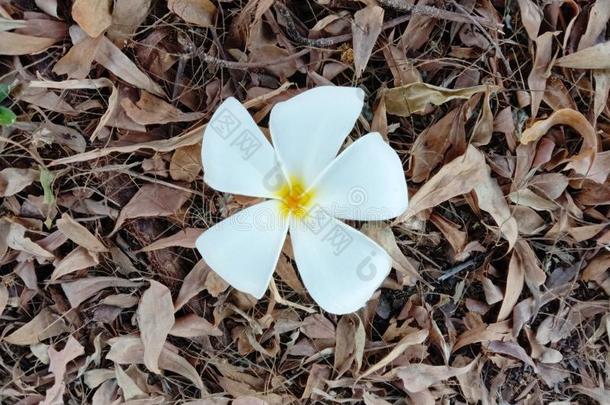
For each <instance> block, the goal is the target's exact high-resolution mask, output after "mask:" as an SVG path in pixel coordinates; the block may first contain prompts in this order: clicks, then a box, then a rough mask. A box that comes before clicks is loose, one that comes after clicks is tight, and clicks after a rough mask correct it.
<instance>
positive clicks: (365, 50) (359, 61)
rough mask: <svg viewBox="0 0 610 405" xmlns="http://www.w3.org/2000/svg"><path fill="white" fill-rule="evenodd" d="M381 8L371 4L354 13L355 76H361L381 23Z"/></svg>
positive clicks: (379, 31)
mask: <svg viewBox="0 0 610 405" xmlns="http://www.w3.org/2000/svg"><path fill="white" fill-rule="evenodd" d="M383 14H384V12H383V9H382V8H381V7H379V6H375V5H371V6H367V7H365V8H363V9H361V10H358V11H357V12H356V13H355V14H354V22H353V23H352V33H353V37H352V40H353V49H354V66H355V68H356V72H355V73H356V78H359V77H360V76H362V73H363V72H364V69H365V68H366V65H367V63H368V62H369V58H370V57H371V52H373V47H374V46H375V42H377V37H378V36H379V34H380V33H381V27H382V25H383Z"/></svg>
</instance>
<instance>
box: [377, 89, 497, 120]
mask: <svg viewBox="0 0 610 405" xmlns="http://www.w3.org/2000/svg"><path fill="white" fill-rule="evenodd" d="M498 89H499V88H498V87H496V86H488V85H480V86H473V87H466V88H462V89H446V88H444V87H438V86H433V85H431V84H426V83H411V84H407V85H406V86H400V87H394V88H392V89H388V90H386V91H385V92H384V97H385V105H386V110H387V112H388V114H394V115H398V116H401V117H408V116H410V115H411V114H418V113H422V112H424V111H425V110H426V106H427V105H428V104H429V103H431V104H434V105H441V104H444V103H446V102H448V101H451V100H455V99H469V98H470V97H472V96H473V95H474V94H477V93H482V92H484V91H497V90H498Z"/></svg>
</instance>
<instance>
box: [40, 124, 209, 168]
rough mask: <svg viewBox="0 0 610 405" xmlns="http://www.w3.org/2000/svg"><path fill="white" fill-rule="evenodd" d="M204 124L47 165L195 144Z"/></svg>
mask: <svg viewBox="0 0 610 405" xmlns="http://www.w3.org/2000/svg"><path fill="white" fill-rule="evenodd" d="M204 128H205V125H201V126H197V127H195V128H193V129H191V130H189V131H188V132H186V133H184V134H182V135H180V136H175V137H173V138H170V139H162V140H155V141H148V142H140V143H136V144H133V145H125V146H111V147H105V148H101V149H93V150H91V151H88V152H83V153H78V154H76V155H74V156H68V157H65V158H61V159H56V160H54V161H52V162H51V163H49V164H48V165H47V166H48V167H51V166H57V165H68V164H72V163H78V162H85V161H88V160H93V159H97V158H100V157H103V156H108V155H110V154H112V153H132V152H135V151H137V150H141V149H152V150H154V151H157V152H170V151H173V150H176V149H177V148H180V147H182V146H187V145H195V144H197V143H199V142H201V134H202V133H203V132H202V131H203V129H204Z"/></svg>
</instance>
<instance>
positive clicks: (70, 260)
mask: <svg viewBox="0 0 610 405" xmlns="http://www.w3.org/2000/svg"><path fill="white" fill-rule="evenodd" d="M99 263H100V261H99V258H98V256H97V253H96V252H91V251H89V250H87V249H85V248H83V247H81V246H79V247H77V248H76V249H74V250H73V251H71V252H70V253H68V255H67V256H66V257H64V258H63V259H61V260H55V262H54V263H53V265H54V266H55V270H53V274H51V281H56V280H57V279H58V278H60V277H63V276H65V275H67V274H70V273H74V272H75V271H78V270H83V269H87V268H89V267H93V266H97V265H98V264H99Z"/></svg>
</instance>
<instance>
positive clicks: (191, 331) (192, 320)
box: [169, 314, 223, 338]
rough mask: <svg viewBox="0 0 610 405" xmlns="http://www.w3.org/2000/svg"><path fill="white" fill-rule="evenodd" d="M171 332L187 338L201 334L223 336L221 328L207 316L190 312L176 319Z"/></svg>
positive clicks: (173, 334)
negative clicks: (213, 323)
mask: <svg viewBox="0 0 610 405" xmlns="http://www.w3.org/2000/svg"><path fill="white" fill-rule="evenodd" d="M169 334H170V335H172V336H180V337H185V338H192V337H199V336H222V335H223V333H222V331H221V330H220V329H218V328H217V327H215V326H214V325H212V324H211V323H210V322H208V321H207V320H206V319H205V318H202V317H200V316H197V315H195V314H189V315H185V316H182V317H180V318H178V319H176V322H175V323H174V326H172V328H171V330H170V331H169Z"/></svg>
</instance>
